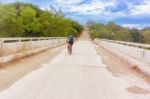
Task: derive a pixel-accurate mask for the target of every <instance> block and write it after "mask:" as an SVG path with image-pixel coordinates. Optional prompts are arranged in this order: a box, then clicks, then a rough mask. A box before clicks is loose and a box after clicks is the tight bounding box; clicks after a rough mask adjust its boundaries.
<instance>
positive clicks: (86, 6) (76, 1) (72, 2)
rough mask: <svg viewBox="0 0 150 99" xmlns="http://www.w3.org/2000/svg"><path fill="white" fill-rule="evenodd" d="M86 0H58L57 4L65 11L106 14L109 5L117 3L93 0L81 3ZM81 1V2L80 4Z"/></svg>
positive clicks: (83, 13)
mask: <svg viewBox="0 0 150 99" xmlns="http://www.w3.org/2000/svg"><path fill="white" fill-rule="evenodd" d="M83 1H84V0H69V1H67V2H66V0H56V1H55V3H56V5H57V6H59V7H61V8H62V9H63V11H65V12H73V13H78V14H82V15H98V14H105V13H106V8H107V7H113V6H115V5H116V3H115V2H114V1H115V0H113V1H111V2H110V1H99V0H91V1H90V2H88V3H83V4H82V3H81V2H83ZM80 3H81V4H80Z"/></svg>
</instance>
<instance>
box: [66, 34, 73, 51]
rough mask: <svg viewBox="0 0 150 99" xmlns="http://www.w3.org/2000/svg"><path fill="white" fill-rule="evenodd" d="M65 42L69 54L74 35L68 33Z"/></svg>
mask: <svg viewBox="0 0 150 99" xmlns="http://www.w3.org/2000/svg"><path fill="white" fill-rule="evenodd" d="M67 42H68V52H69V51H70V54H71V53H72V45H73V43H74V36H73V34H69V35H68V37H67Z"/></svg>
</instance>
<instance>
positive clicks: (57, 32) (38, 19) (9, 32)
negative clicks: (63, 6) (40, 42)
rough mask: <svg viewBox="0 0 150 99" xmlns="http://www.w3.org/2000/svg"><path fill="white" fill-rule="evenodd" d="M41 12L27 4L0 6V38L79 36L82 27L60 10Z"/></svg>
mask: <svg viewBox="0 0 150 99" xmlns="http://www.w3.org/2000/svg"><path fill="white" fill-rule="evenodd" d="M51 8H52V9H51V10H41V9H40V8H39V7H38V6H35V5H33V4H29V3H21V2H16V3H11V4H0V16H1V18H0V37H52V36H67V35H68V34H69V33H73V34H74V35H75V36H78V35H80V32H81V31H82V29H83V27H82V25H81V24H80V23H78V22H77V21H74V20H72V19H69V18H66V17H65V16H64V14H63V13H62V11H61V10H56V9H55V8H53V7H51Z"/></svg>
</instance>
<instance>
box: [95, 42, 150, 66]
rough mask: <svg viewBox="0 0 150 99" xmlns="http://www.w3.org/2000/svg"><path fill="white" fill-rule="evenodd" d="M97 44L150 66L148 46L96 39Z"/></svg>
mask: <svg viewBox="0 0 150 99" xmlns="http://www.w3.org/2000/svg"><path fill="white" fill-rule="evenodd" d="M95 41H96V42H97V43H99V44H101V45H103V46H106V47H109V48H111V49H114V50H116V51H118V52H120V53H123V54H125V55H128V56H130V57H132V58H134V59H136V60H139V61H142V62H145V63H147V64H150V50H148V49H149V48H150V45H149V44H140V43H132V42H123V41H115V40H107V39H96V40H95Z"/></svg>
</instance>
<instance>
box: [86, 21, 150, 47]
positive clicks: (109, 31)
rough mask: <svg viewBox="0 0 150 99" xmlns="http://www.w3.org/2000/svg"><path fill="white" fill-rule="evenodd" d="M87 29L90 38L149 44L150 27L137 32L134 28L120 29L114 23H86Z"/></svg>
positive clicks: (120, 27)
mask: <svg viewBox="0 0 150 99" xmlns="http://www.w3.org/2000/svg"><path fill="white" fill-rule="evenodd" d="M88 27H89V29H90V35H91V37H92V38H95V37H98V38H103V39H111V40H120V41H130V42H137V43H147V44H150V27H147V28H144V29H141V30H139V29H136V28H132V29H130V28H126V27H122V26H120V25H117V24H116V23H114V22H109V23H107V24H102V23H96V22H92V21H90V22H88Z"/></svg>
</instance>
